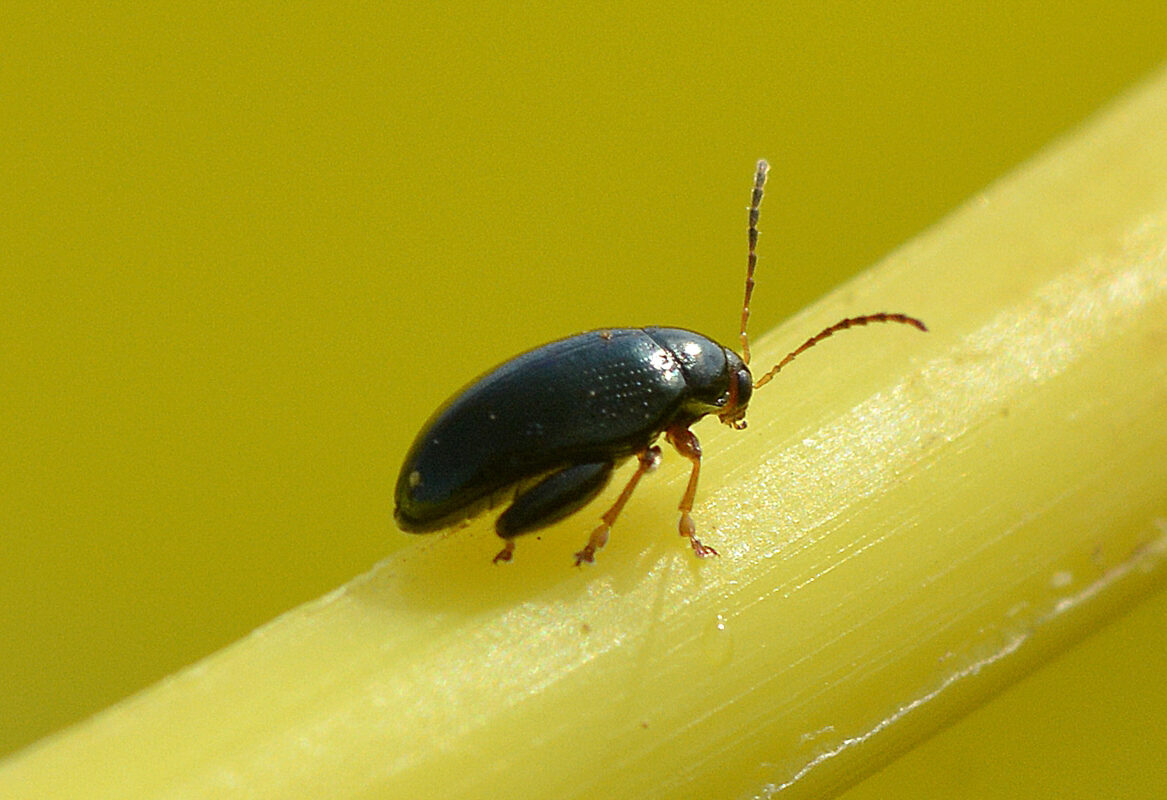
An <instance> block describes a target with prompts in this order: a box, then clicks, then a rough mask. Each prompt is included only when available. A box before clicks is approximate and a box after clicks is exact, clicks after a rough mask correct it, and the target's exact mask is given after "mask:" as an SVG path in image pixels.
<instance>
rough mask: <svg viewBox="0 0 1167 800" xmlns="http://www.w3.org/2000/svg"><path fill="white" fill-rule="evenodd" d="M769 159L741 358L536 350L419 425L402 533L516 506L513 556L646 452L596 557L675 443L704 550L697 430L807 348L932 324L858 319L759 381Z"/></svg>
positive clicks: (753, 233)
mask: <svg viewBox="0 0 1167 800" xmlns="http://www.w3.org/2000/svg"><path fill="white" fill-rule="evenodd" d="M768 172H769V164H767V163H766V161H764V160H763V161H759V162H758V166H757V171H756V173H755V175H754V186H753V192H752V195H751V202H750V206H749V231H748V234H749V252H748V258H747V268H746V291H745V300H744V302H743V304H742V314H741V332H740V334H739V336H740V340H741V347H742V352H741V355H740V356H739V355H738V354H737V353H736V352H734V351H733V350H732V349H730V348H728V347H724V346H722V345H720V344H718V343H717V342H715V341H713V340H712V339H710V338H708V337H706V336H703V335H701V334H699V333H695V332H693V331H689V330H684V329H682V328H656V327H650V328H609V329H603V330H595V331H589V332H587V333H579V334H576V335H575V336H569V337H567V338H565V339H560V340H558V341H555V342H551V343H550V344H545V345H543V346H542V347H537V348H535V349H534V350H530V351H528V352H526V353H523V354H522V355H519V356H517V357H515V358H513V359H511V360H510V361H507V362H505V363H503V364H501V365H500V366H498V367H496V368H494V369H493V370H491V371H490V372H487V373H486V374H484V375H482V376H481V377H479V378H478V379H477V380H475V381H474V382H472V383H471V384H469V385H468V386H467V387H466V388H465V389H463V390H462V391H461V392H460V393H459V394H456V395H455V396H454V397H452V398H451V399H450V400H448V401H447V402H446V403H445V404H444V405H443V406H441V407H440V408H439V409H438V411H437V412H435V413H434V415H433V416H432V417H431V418H430V419H429V421H428V422H427V423H426V424H425V426H424V427H423V428H422V430H421V432H420V433H419V434H418V435H417V438H416V439H415V440H414V442H413V445H412V446H411V447H410V449H409V452H408V454H407V455H406V456H405V462H404V464H403V465H402V467H401V473H400V475H399V476H398V478H397V487H396V492H395V499H396V510H395V513H394V517H395V518H396V520H397V524H398V525H399V526H400V527H401V529H402V530H404V531H407V532H409V533H427V532H431V531H436V530H440V529H443V528H448V527H451V526H454V525H457V524H459V523H462V522H464V521H466V520H469V519H470V518H472V517H474V516H476V515H477V514H479V513H481V512H483V511H485V510H486V509H488V508H493V507H495V506H498V505H501V504H503V503H507V502H508V501H509V502H510V505H509V507H508V508H507V509H506V510H504V511H503V512H502V514H501V515H500V516H499V517H498V519H497V520H496V522H495V531H496V532H497V533H498V535H499V536H500V537H501V538H502V539H503V541H504V546H503V549H502V550H501V551H499V553H498V555H496V556H495V557H494V562H495V563H496V564H497V563H499V562H506V561H510V560H511V558H512V556H513V553H514V547H515V545H514V538H515V537H516V536H518V535H520V534H524V533H530V532H531V531H535V530H538V529H540V528H544V527H546V526H548V525H550V524H552V523H554V522H557V521H559V520H561V519H563V518H565V517H567V516H570V515H571V514H574V513H575V512H576V511H578V510H579V509H581V508H582V507H583V506H585V505H587V503H588V502H590V501H591V500H592V499H594V498H595V497H596V495H598V494H599V493H600V491H601V490H603V488H604V487H605V486H606V485H607V484H608V481H609V479H610V478H611V476H612V472H613V471H614V470H615V469H616V467H617V466H618V465H620V464H621V463H623V462H624V461H626V460H628V459H630V458H632V457H635V458H636V459H637V466H636V470H635V471H634V472H633V473H632V477H631V478H630V479H629V481H628V483H627V484H626V485H625V486H624V489H623V491H621V493H620V495H619V496H618V497H617V498H616V501H615V502H614V503H613V504H612V506H611V507H610V508H609V509H608V510H607V511H605V512H604V513H603V514H602V515H601V516H600V520H601V521H600V524H599V526H598V527H596V528H595V529H594V530H593V531H592V533H591V535H590V536H589V537H588V541H587V544H586V545H584V548H583V549H582V550H580V551H579V552H577V553H576V554H575V563H576V566H579V565H581V564H584V563H591V562H593V561H594V560H595V555H596V551H597V550H599V549H600V548H601V547H603V546H604V545H605V544H606V543H607V541H608V535H609V532H610V531H611V528H612V525H613V524H614V523H615V521H616V518H617V517H618V516H619V515H620V512H621V510H622V509H623V508H624V505H625V504H626V503H627V502H628V498H629V497H631V495H632V492H633V491H634V490H635V489H636V486H637V484H638V483H639V482H640V479H641V477H643V476H644V474H645V473H646V472H649V471H650V470H652V469H653V468H655V467H656V465H657V464H658V463H659V462H660V459H661V448H660V447H659V446H658V445H657V444H656V442H657V440H658V439H659V438H660V436H661V435H662V434H663V435H664V437H665V439H666V441H668V442H669V444H671V445H672V446H673V447H674V448H675V449H676V450H677V452H678V453H680V454H681V455H682V456H684V457H685V458H686V459H688V460H689V461H690V463H691V468H690V473H689V483H688V485H687V486H686V488H685V492H684V494H683V495H682V497H681V502H680V505H679V506H678V509H679V510H680V512H681V517H680V522H679V524H678V527H679V530H680V533H681V535H682V536H684V537H687V538H688V540H689V544H690V546H691V547H692V548H693V552H694V553H695V554H696V555H697V556H715V555H717V551H716V550H714V549H713V548H712V547H710V546H708V545H706V544H702V542H701V541H700V540H699V539H698V538H697V528H696V525H695V524H694V522H693V518H692V515H691V513H690V512H691V511H692V509H693V501H694V498H695V496H696V493H697V477H698V475H699V474H700V471H701V444H700V442H699V441H698V440H697V437H696V436H695V435H694V434H693V432H692V431H691V430H690V426H691V425H692V424H693V423H695V422H697V421H698V420H699V419H701V418H702V417H705V416H708V415H710V414H716V415H717V417H718V418H719V419H720V420H721V421H722V422H723V423H725V424H727V425H730V426H732V427H734V428H736V429H738V430H740V429H742V428H745V427H746V421H745V413H746V407H747V406H748V405H749V402H750V397H751V395H752V394H753V391H754V390H755V389H758V388H761V387H762V386H764V385H766V384H767V383H769V382H770V381H771V380H772V379H773V378H774V376H775V375H777V374H778V372H779V371H780V370H781V369H782V368H783V367H785V366H786V365H787V364H789V363H790V362H791V361H792V360H793V359H794V358H795V357H796V356H798V355H799V354H800V353H802V352H803V351H805V350H807V349H809V348H811V347H813V346H814V345H816V344H818V343H819V342H820V341H822V340H823V339H825V338H827V337H828V336H831V335H832V334H834V333H837V332H839V331H842V330H846V329H847V328H852V327H856V326H860V325H867V324H869V323H872V322H897V323H903V324H907V325H911V326H913V327H915V328H918V329H919V330H921V331H926V330H927V327H925V325H924V323H923V322H921V321H920V320H919V319H916V318H915V317H909V316H907V315H905V314H888V313H879V314H867V315H864V316H859V317H850V318H847V319H844V320H842V321H840V322H837V323H835V324H834V325H831V326H830V327H828V328H826V329H824V330H822V331H820V332H819V333H817V334H815V335H814V336H812V337H811V338H810V339H807V340H806V342H804V343H803V344H802V345H801V346H800V347H798V348H797V349H795V350H794V351H792V352H791V353H790V354H789V355H787V356H786V357H785V358H784V359H782V360H781V361H780V362H778V364H777V366H775V367H774V368H772V369H771V370H770V371H769V372H767V373H766V374H765V375H763V376H762V377H761V378H758V379H757V380H754V379H753V376H752V374H751V372H750V369H749V363H750V346H749V337H748V336H747V335H746V326H747V323H748V321H749V316H750V297H751V295H752V294H753V289H754V270H755V267H756V266H757V252H756V250H757V241H758V215H759V209H760V207H761V203H762V193H763V188H764V187H765V184H766V176H767V174H768Z"/></svg>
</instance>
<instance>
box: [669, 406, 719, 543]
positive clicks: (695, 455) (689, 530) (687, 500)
mask: <svg viewBox="0 0 1167 800" xmlns="http://www.w3.org/2000/svg"><path fill="white" fill-rule="evenodd" d="M665 437H666V438H667V439H668V440H669V443H670V444H671V445H672V446H673V447H675V448H676V449H677V452H678V453H680V454H681V455H683V456H684V457H685V458H687V459H689V460H690V461H691V462H693V471H692V472H690V473H689V485H688V486H687V487H685V494H684V495H683V496H682V497H681V504H680V505H679V506H677V508H678V509H680V511H681V521H680V523H679V524H678V526H677V527H678V529H679V530H680V531H681V535H682V536H688V537H689V544H690V545H691V546H692V547H693V552H694V553H696V554H697V555H698V556H701V557H702V558H704V557H705V556H715V555H717V551H716V550H714V549H713V548H712V547H710V546H709V545H707V544H701V541H700V540H699V539H698V538H697V526H696V525H695V524H694V523H693V517H692V516H690V515H689V512H690V511H692V510H693V498H695V497H696V496H697V476H698V474H700V472H701V442H699V441H697V437H696V435H694V433H693V431H691V430H689V429H688V428H687V427H686V426H684V425H676V426H674V427H672V428H669V429H668V430H667V431H665Z"/></svg>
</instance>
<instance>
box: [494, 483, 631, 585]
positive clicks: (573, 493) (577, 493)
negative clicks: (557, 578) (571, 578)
mask: <svg viewBox="0 0 1167 800" xmlns="http://www.w3.org/2000/svg"><path fill="white" fill-rule="evenodd" d="M614 466H615V465H614V464H613V463H612V462H610V461H604V462H598V463H594V464H575V465H573V466H570V467H567V468H565V469H561V470H559V471H558V472H553V473H551V474H550V475H548V476H546V477H545V478H543V479H542V480H541V481H539V482H538V483H536V484H535V485H534V486H531V487H530V488H528V489H525V490H523V491H522V492H520V493H519V494H518V495H516V496H515V500H514V502H513V503H511V507H510V508H508V509H507V510H506V511H504V512H503V514H502V516H500V517H499V518H498V521H497V522H496V523H495V524H494V529H495V532H496V533H498V535H499V536H501V537H502V538H503V539H504V540H506V546H505V547H503V549H502V550H501V551H499V554H498V555H496V556H495V557H494V563H496V564H497V563H499V562H500V561H510V560H511V556H512V554H513V553H514V551H515V543H514V537H515V536H518V535H519V534H522V533H529V532H530V531H533V530H538V529H539V528H545V527H547V526H548V525H550V524H551V523H553V522H558V521H559V520H561V519H563V518H564V517H567V516H569V515H571V514H574V513H575V512H576V511H578V510H579V509H581V508H583V507H584V506H585V505H587V504H588V503H589V502H591V500H592V499H593V498H595V496H596V495H597V494H599V493H600V491H601V490H602V489H603V488H604V487H605V486H607V485H608V480H609V479H610V478H611V477H612V468H613V467H614Z"/></svg>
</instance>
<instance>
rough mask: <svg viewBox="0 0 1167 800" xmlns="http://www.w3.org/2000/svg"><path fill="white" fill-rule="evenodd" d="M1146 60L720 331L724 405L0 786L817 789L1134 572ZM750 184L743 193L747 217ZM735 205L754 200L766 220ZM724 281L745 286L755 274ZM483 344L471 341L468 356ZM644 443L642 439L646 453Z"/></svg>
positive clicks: (394, 792)
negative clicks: (690, 538) (581, 486)
mask: <svg viewBox="0 0 1167 800" xmlns="http://www.w3.org/2000/svg"><path fill="white" fill-rule="evenodd" d="M1165 131H1167V73H1164V74H1160V75H1159V76H1158V77H1157V78H1156V79H1155V80H1154V81H1153V82H1152V83H1150V84H1148V85H1147V86H1146V87H1144V88H1143V89H1141V90H1140V91H1139V92H1137V93H1135V94H1133V95H1131V96H1130V97H1128V98H1126V99H1124V100H1122V101H1120V102H1119V103H1117V104H1116V105H1115V106H1114V107H1113V108H1111V109H1110V110H1109V111H1107V112H1106V113H1105V114H1104V115H1102V116H1100V117H1099V118H1098V119H1097V120H1095V121H1094V122H1092V123H1091V124H1090V125H1088V126H1087V127H1086V128H1085V129H1083V130H1082V131H1079V132H1078V133H1076V134H1075V135H1073V136H1072V137H1070V138H1068V139H1067V140H1066V141H1064V142H1062V143H1059V144H1057V145H1055V146H1054V147H1052V148H1051V149H1050V150H1049V151H1047V152H1046V153H1045V154H1043V155H1042V156H1040V157H1039V158H1038V159H1036V160H1035V161H1034V162H1033V163H1032V164H1030V165H1028V166H1026V167H1025V168H1023V169H1022V170H1020V171H1019V172H1018V173H1017V174H1015V175H1013V176H1011V177H1009V178H1007V179H1005V180H1003V181H1001V182H1000V183H999V184H997V185H995V186H993V187H991V188H990V189H989V190H988V191H986V192H985V193H984V194H983V195H981V196H979V197H977V198H975V199H973V200H972V201H971V202H970V203H969V204H968V205H967V206H966V207H964V208H962V209H960V210H959V211H958V212H957V213H955V214H953V215H952V216H951V217H950V218H948V219H946V220H945V221H943V222H942V223H941V224H939V225H938V226H936V227H935V228H934V229H933V230H931V231H930V232H928V233H927V234H925V235H923V236H922V237H920V238H919V239H918V240H917V241H915V242H913V243H911V244H910V245H908V246H906V247H904V248H903V249H902V250H900V251H899V252H897V253H895V254H894V255H892V256H891V257H890V258H888V259H887V260H886V261H885V262H884V263H883V264H881V265H879V266H878V267H876V268H874V269H872V270H871V271H870V272H868V273H866V274H864V275H863V276H861V277H860V278H859V279H857V280H855V281H853V282H852V283H850V284H848V285H846V286H844V287H843V288H841V289H840V290H839V291H837V292H835V293H834V294H833V295H831V296H830V297H828V298H826V299H825V300H823V301H822V302H821V303H819V304H817V305H816V306H814V307H813V308H810V309H808V310H806V311H805V312H804V313H802V314H800V315H798V316H797V318H795V319H793V320H791V321H790V322H789V323H787V324H785V325H783V326H782V327H781V328H779V329H778V330H776V331H774V332H772V334H771V335H769V336H766V337H764V338H763V339H761V340H760V341H758V342H757V343H756V345H755V348H754V349H755V353H754V365H755V366H756V367H758V370H757V371H758V373H759V374H760V372H761V371H762V370H764V369H765V368H766V367H768V366H769V365H771V364H773V363H775V362H776V361H777V360H778V359H779V358H780V357H781V356H782V355H783V354H784V353H786V352H787V351H789V350H790V349H792V347H793V346H795V345H797V344H799V343H800V342H802V341H803V340H804V339H805V338H806V337H807V336H808V335H809V334H811V333H814V332H815V331H817V330H819V329H821V328H823V327H824V326H826V325H828V324H830V323H833V322H835V321H837V320H838V319H840V318H842V317H845V316H852V315H855V314H860V313H870V312H877V311H898V312H906V313H910V314H913V315H917V316H920V317H922V318H923V319H924V320H925V321H926V322H927V323H928V325H929V326H930V329H931V331H930V332H929V333H927V334H923V333H919V332H917V331H914V330H911V329H909V328H907V327H905V326H899V325H887V326H874V327H871V328H867V329H863V330H860V331H858V332H849V333H844V334H841V335H839V336H837V337H834V338H832V339H831V340H830V341H828V342H825V343H823V344H822V345H821V346H819V347H817V348H815V350H814V351H812V352H810V353H807V354H806V355H805V356H803V357H802V358H800V359H799V360H798V361H796V362H795V363H794V364H792V365H791V366H790V367H789V368H788V369H787V370H785V371H783V373H782V375H781V376H780V377H779V379H778V380H776V381H775V382H773V383H772V384H770V385H769V386H767V387H764V388H763V389H761V390H760V391H759V392H758V393H757V394H756V395H755V398H754V402H753V403H752V406H751V409H750V415H749V421H750V427H749V429H748V430H746V431H744V432H740V433H739V432H734V431H730V430H728V429H724V428H722V427H719V426H717V425H716V424H715V423H713V422H706V423H703V424H701V425H699V426H697V431H696V432H697V434H698V436H700V437H701V439H702V441H703V443H704V446H705V453H706V458H705V461H704V465H703V471H702V484H701V487H700V491H699V492H698V503H697V506H696V508H695V509H694V512H693V516H694V519H695V520H696V521H697V524H698V527H699V534H700V535H701V537H702V538H703V540H704V541H705V542H706V543H707V544H709V545H712V546H713V547H716V548H717V549H718V550H719V551H720V553H721V557H720V558H708V559H703V560H699V559H696V558H694V557H693V555H692V554H691V553H690V551H689V549H688V547H687V546H686V544H685V542H684V540H682V539H681V538H679V537H678V536H677V533H676V511H675V508H676V503H677V501H678V500H679V498H680V496H681V492H682V488H683V486H684V482H685V480H686V477H687V466H688V462H686V461H685V460H684V459H681V458H679V457H676V455H675V454H671V453H666V460H665V464H664V465H663V466H662V468H661V469H660V470H659V471H658V472H657V473H656V474H654V475H650V476H646V478H645V480H644V481H642V482H641V486H640V488H639V489H638V491H637V493H636V495H635V496H634V497H633V498H632V501H631V502H630V503H629V505H628V508H627V510H626V512H625V514H624V515H623V516H622V517H621V519H620V520H619V521H618V522H617V524H616V526H615V528H614V530H613V535H612V539H611V541H610V542H609V543H608V545H607V547H605V548H604V549H603V550H602V551H600V553H599V554H598V558H597V564H596V565H595V566H594V567H593V568H590V569H575V568H573V567H572V566H571V563H572V554H573V553H574V552H575V551H576V550H578V549H579V547H580V546H581V545H582V544H583V543H584V540H585V539H586V536H587V533H588V531H589V530H590V529H591V527H592V526H593V525H594V523H595V517H597V516H598V514H599V512H600V510H602V503H604V502H611V498H612V497H613V496H614V493H615V492H617V491H618V489H619V484H620V482H621V478H622V479H623V480H626V479H627V478H626V476H627V475H629V474H630V470H631V465H628V466H626V467H625V468H624V470H623V471H622V472H621V473H620V477H618V479H617V480H616V481H614V485H613V487H612V488H611V491H609V493H608V494H607V495H606V496H605V498H604V499H602V500H600V501H597V503H596V504H595V505H593V506H592V507H589V508H588V509H587V510H585V511H584V512H582V513H580V514H577V515H576V516H574V517H572V518H569V519H568V520H566V521H564V522H563V523H561V524H559V525H557V526H555V527H554V528H552V529H549V530H547V531H545V532H544V533H543V534H541V535H540V536H539V537H537V538H536V537H533V536H532V537H525V538H523V539H520V540H519V541H518V548H517V550H516V553H515V561H514V563H512V564H509V565H504V566H496V565H493V564H491V562H490V559H491V556H492V555H493V554H494V553H495V551H496V550H497V549H498V543H497V541H496V540H494V539H493V537H492V534H491V532H490V521H489V520H488V519H484V520H480V521H478V522H476V523H475V524H474V525H472V526H471V527H469V528H467V529H464V530H462V531H457V532H454V533H451V534H449V535H439V536H431V537H419V538H418V539H416V541H415V542H413V543H411V545H410V546H409V547H407V548H406V549H404V550H402V551H400V552H398V553H397V554H395V555H394V556H392V557H390V558H389V559H387V560H386V561H385V562H383V563H381V564H379V565H378V566H377V567H376V568H375V569H373V570H372V571H371V572H369V573H368V574H367V575H364V576H362V577H360V578H357V579H356V580H354V581H352V582H351V583H350V584H348V585H347V586H344V587H342V588H340V589H338V590H337V591H336V592H334V593H332V594H331V595H329V596H327V597H325V598H323V599H321V600H319V601H317V602H315V603H311V604H309V605H306V606H304V607H302V608H299V609H296V610H294V611H292V612H290V613H288V614H287V615H285V616H283V617H281V618H279V619H277V620H275V621H274V622H272V623H271V624H269V625H267V626H266V627H264V628H262V629H260V630H258V631H256V632H255V633H254V634H252V635H251V636H249V637H247V638H246V639H244V640H243V641H240V642H238V643H237V644H235V645H234V646H232V647H229V648H227V649H226V650H224V651H222V652H220V653H218V654H216V655H214V656H211V657H210V658H208V659H206V660H205V661H204V662H202V663H200V664H197V665H195V666H194V667H192V668H190V669H188V670H186V671H184V672H182V673H180V674H178V675H176V676H174V677H173V678H171V679H169V680H167V681H164V682H163V683H161V684H159V685H157V686H155V687H153V688H151V689H149V690H147V691H145V692H143V693H142V694H140V695H138V696H137V697H134V698H132V699H130V700H128V701H127V702H124V703H122V704H120V705H118V706H116V707H114V708H112V709H110V710H108V711H106V712H105V713H103V714H100V715H98V716H97V717H95V718H93V719H91V720H89V721H87V722H85V723H83V724H81V725H78V726H76V727H74V728H71V729H69V730H67V731H64V732H62V733H60V734H58V735H56V736H54V737H51V738H49V739H48V740H46V741H44V742H42V743H40V744H39V745H37V746H34V747H32V748H30V749H28V750H26V751H24V752H23V753H20V754H17V755H16V756H15V757H13V758H11V759H9V760H8V761H7V762H6V763H5V764H4V765H3V766H2V767H0V796H4V797H26V796H37V797H86V798H104V797H110V798H113V797H116V798H130V797H144V796H166V797H182V798H201V797H208V798H209V797H224V796H245V797H279V798H296V797H305V798H320V797H333V798H341V797H401V798H420V797H424V798H440V797H448V798H500V797H524V798H532V797H547V798H552V797H553V798H557V799H560V800H561V799H562V798H572V797H596V798H599V797H602V798H653V797H660V798H666V797H667V798H680V797H753V796H770V795H774V794H782V795H783V796H790V797H821V796H825V795H827V794H829V793H830V792H832V791H836V790H838V789H840V788H842V787H844V786H847V785H850V784H851V783H853V782H855V781H856V780H858V779H860V778H862V777H863V776H864V775H866V774H869V773H870V772H871V771H872V770H874V769H877V768H878V767H880V766H881V765H883V764H885V763H887V762H888V760H889V759H891V758H892V757H893V756H894V755H895V754H896V753H897V752H899V751H901V750H903V749H905V748H907V747H910V746H911V745H912V744H913V743H914V742H917V741H919V740H920V739H921V738H922V737H924V736H926V735H928V734H929V733H930V732H932V731H934V730H936V729H937V728H939V727H941V726H943V725H945V724H946V723H947V722H949V721H951V720H952V719H954V718H955V717H957V716H959V715H960V714H962V713H964V712H965V711H967V710H969V709H970V708H973V707H975V706H976V705H978V704H980V703H981V702H983V701H984V700H985V699H986V698H987V697H989V696H991V695H992V694H993V693H994V692H996V691H997V690H999V689H1000V688H1001V686H1003V685H1004V684H1005V683H1007V682H1009V681H1012V680H1015V679H1016V678H1017V677H1019V676H1020V675H1022V674H1024V673H1026V672H1027V671H1029V670H1031V669H1032V668H1033V667H1035V666H1036V665H1037V664H1039V663H1041V662H1042V661H1043V660H1045V659H1046V658H1048V657H1049V656H1050V654H1052V653H1054V652H1056V651H1058V650H1061V649H1064V648H1065V647H1066V646H1067V645H1068V644H1070V643H1072V642H1073V641H1075V640H1077V639H1078V638H1080V637H1081V636H1083V635H1084V634H1086V633H1088V632H1089V631H1091V630H1092V629H1094V628H1095V627H1097V626H1098V625H1099V624H1100V622H1101V621H1102V620H1104V619H1105V618H1107V617H1108V616H1110V615H1112V614H1113V613H1114V612H1115V611H1116V610H1118V609H1120V608H1122V607H1123V606H1125V605H1126V604H1129V603H1130V602H1132V601H1134V600H1135V599H1137V598H1138V597H1140V596H1142V595H1144V594H1146V593H1147V592H1150V591H1152V590H1154V589H1156V588H1158V587H1160V586H1162V585H1163V583H1164V578H1165V576H1167V564H1165V559H1164V555H1165V552H1167V480H1165V477H1167V471H1165V469H1164V465H1165V464H1167V136H1165V135H1164V132H1165ZM779 197H780V187H773V186H772V187H771V198H770V201H769V202H771V203H775V205H777V200H778V199H779ZM770 213H771V214H774V213H777V208H776V207H774V206H772V207H771V209H770ZM763 274H764V277H763V275H760V276H759V279H760V280H766V281H774V282H779V281H780V278H779V277H778V276H776V275H773V274H770V273H763ZM500 355H502V354H500ZM669 456H672V457H669Z"/></svg>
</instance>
